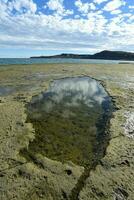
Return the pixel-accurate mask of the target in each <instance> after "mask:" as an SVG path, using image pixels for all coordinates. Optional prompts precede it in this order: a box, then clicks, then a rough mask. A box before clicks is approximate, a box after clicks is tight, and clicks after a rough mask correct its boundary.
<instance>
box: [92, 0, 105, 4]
mask: <svg viewBox="0 0 134 200" xmlns="http://www.w3.org/2000/svg"><path fill="white" fill-rule="evenodd" d="M106 1H108V0H94V3H97V4H101V3H104V2H106Z"/></svg>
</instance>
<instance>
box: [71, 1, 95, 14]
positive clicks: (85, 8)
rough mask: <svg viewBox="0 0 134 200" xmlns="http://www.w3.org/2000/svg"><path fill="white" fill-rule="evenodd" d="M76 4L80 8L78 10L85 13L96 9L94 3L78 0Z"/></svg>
mask: <svg viewBox="0 0 134 200" xmlns="http://www.w3.org/2000/svg"><path fill="white" fill-rule="evenodd" d="M75 6H76V7H77V8H78V11H79V12H81V13H83V14H87V13H88V12H89V11H91V10H96V7H95V4H94V3H83V2H82V1H81V0H76V1H75Z"/></svg>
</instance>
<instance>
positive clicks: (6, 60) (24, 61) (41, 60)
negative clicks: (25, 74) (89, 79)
mask: <svg viewBox="0 0 134 200" xmlns="http://www.w3.org/2000/svg"><path fill="white" fill-rule="evenodd" d="M120 62H124V61H121V60H101V59H76V58H75V59H73V58H0V65H15V64H16V65H19V64H22V65H24V64H26V65H28V64H53V63H55V64H58V63H70V64H71V63H76V64H77V63H81V64H118V63H120ZM126 62H128V61H126Z"/></svg>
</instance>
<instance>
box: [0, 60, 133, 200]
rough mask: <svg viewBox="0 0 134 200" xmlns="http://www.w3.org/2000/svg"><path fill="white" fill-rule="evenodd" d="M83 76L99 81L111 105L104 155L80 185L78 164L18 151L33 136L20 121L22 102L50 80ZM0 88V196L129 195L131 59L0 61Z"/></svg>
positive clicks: (122, 198)
mask: <svg viewBox="0 0 134 200" xmlns="http://www.w3.org/2000/svg"><path fill="white" fill-rule="evenodd" d="M83 75H86V76H90V77H92V78H95V79H97V80H99V81H100V82H101V83H102V84H103V85H104V87H105V89H106V90H107V92H108V93H109V94H110V96H111V97H112V99H113V102H114V104H115V105H116V108H117V109H116V111H115V112H114V113H113V117H112V119H111V120H110V127H109V130H108V131H109V134H110V142H109V145H108V147H107V149H106V152H105V156H104V157H103V159H102V160H101V161H100V163H99V164H98V165H97V167H96V168H95V169H93V170H91V171H90V174H89V177H88V178H87V179H86V180H85V182H84V184H83V185H82V187H80V186H79V184H78V183H79V180H80V179H81V177H82V175H83V173H84V170H85V169H84V167H83V166H78V165H75V164H74V163H72V162H71V161H68V162H66V163H61V162H58V161H55V160H51V159H49V158H46V157H43V156H42V155H40V154H38V155H35V157H34V162H32V161H28V160H26V159H25V157H23V156H22V155H21V153H20V152H21V150H22V149H23V148H28V145H29V142H30V141H32V140H33V139H34V129H33V127H32V124H30V123H27V122H26V118H27V115H26V104H27V103H28V102H30V100H31V98H32V96H34V95H38V94H39V93H40V92H42V91H44V90H46V89H47V88H48V86H49V84H50V82H51V81H53V80H54V79H58V78H63V77H76V76H83ZM0 87H1V88H4V87H7V88H8V90H6V91H4V92H3V89H2V92H3V95H2V92H1V97H0V199H1V200H9V199H10V200H13V199H14V200H27V199H29V200H39V199H40V200H41V199H44V200H60V199H61V200H62V199H63V200H64V199H69V200H75V199H78V200H134V65H133V64H118V65H116V64H109V65H103V64H92V65H91V64H82V65H80V64H79V65H78V64H42V65H12V66H1V67H0ZM10 89H11V90H10ZM9 90H10V92H9Z"/></svg>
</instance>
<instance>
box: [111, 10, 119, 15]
mask: <svg viewBox="0 0 134 200" xmlns="http://www.w3.org/2000/svg"><path fill="white" fill-rule="evenodd" d="M121 12H122V11H121V10H119V9H117V10H113V11H111V14H112V15H118V14H120V13H121Z"/></svg>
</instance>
